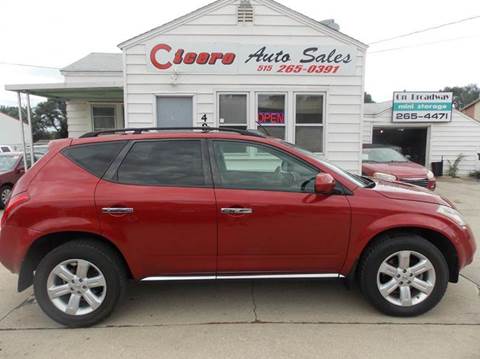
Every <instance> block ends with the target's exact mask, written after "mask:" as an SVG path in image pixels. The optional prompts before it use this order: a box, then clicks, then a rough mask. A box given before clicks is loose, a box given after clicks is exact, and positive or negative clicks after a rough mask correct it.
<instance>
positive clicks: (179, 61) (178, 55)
mask: <svg viewBox="0 0 480 359" xmlns="http://www.w3.org/2000/svg"><path fill="white" fill-rule="evenodd" d="M147 51H148V52H147V56H148V61H147V63H148V68H149V70H150V71H151V72H155V73H178V74H181V73H200V74H201V73H223V74H228V73H231V74H258V73H260V74H280V75H294V74H296V75H311V76H312V75H313V76H315V75H316V76H325V75H326V76H328V75H353V74H355V69H356V62H357V58H356V49H355V48H354V47H348V46H336V45H321V46H320V45H317V44H315V43H312V44H307V45H305V46H293V45H268V44H265V45H252V44H250V45H249V44H237V43H231V44H218V43H204V44H202V43H172V42H162V43H152V44H150V45H148V46H147Z"/></svg>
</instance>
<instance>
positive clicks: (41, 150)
mask: <svg viewBox="0 0 480 359" xmlns="http://www.w3.org/2000/svg"><path fill="white" fill-rule="evenodd" d="M47 152H48V145H34V146H33V154H34V156H35V158H36V159H40V158H42V157H43V156H45V155H46V154H47Z"/></svg>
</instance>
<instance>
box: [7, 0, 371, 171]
mask: <svg viewBox="0 0 480 359" xmlns="http://www.w3.org/2000/svg"><path fill="white" fill-rule="evenodd" d="M119 47H120V49H121V50H122V53H121V54H99V53H94V54H90V55H88V56H87V57H85V58H83V59H81V60H79V61H77V62H76V63H74V64H72V65H70V66H67V67H66V68H64V69H63V70H62V74H63V75H64V76H65V82H64V83H61V84H49V85H42V84H36V85H11V86H7V89H9V90H13V91H22V92H26V93H31V94H36V95H40V96H48V97H61V98H65V99H67V116H68V125H69V133H70V135H71V136H78V135H81V134H83V133H85V132H88V131H91V130H98V129H107V128H111V127H123V126H126V127H151V126H158V127H171V126H199V125H201V124H202V122H203V120H202V118H206V121H207V123H208V124H209V125H211V126H220V125H222V126H237V127H248V128H257V121H260V122H263V124H264V125H265V126H269V129H270V131H269V132H270V133H271V134H275V135H277V136H280V137H284V138H285V139H287V140H289V141H291V142H297V143H299V144H301V145H304V146H306V147H309V148H310V149H312V150H314V151H316V152H318V153H320V154H321V155H323V156H325V157H327V158H329V159H330V160H332V161H333V162H335V163H337V164H339V165H340V166H342V167H344V168H346V169H348V170H352V171H355V172H359V171H360V161H361V158H360V153H361V136H360V134H361V126H362V112H363V90H364V88H363V87H364V77H365V67H364V63H365V51H366V48H367V46H366V45H365V44H363V43H361V42H360V41H358V40H355V39H353V38H351V37H349V36H347V35H345V34H343V33H341V32H339V31H338V27H337V26H336V24H335V23H333V21H324V22H318V21H316V20H313V19H311V18H309V17H307V16H305V15H303V14H300V13H298V12H296V11H293V10H291V9H289V8H287V7H285V6H283V5H281V4H279V3H277V2H275V1H273V0H250V1H240V0H219V1H216V2H214V3H212V4H210V5H207V6H205V7H203V8H201V9H198V10H196V11H194V12H192V13H189V14H187V15H185V16H183V17H181V18H178V19H176V20H174V21H172V22H169V23H167V24H164V25H162V26H160V27H158V28H155V29H152V30H150V31H148V32H146V33H144V34H141V35H139V36H136V37H134V38H132V39H130V40H127V41H125V42H123V43H121V44H120V45H119ZM124 114H125V116H124Z"/></svg>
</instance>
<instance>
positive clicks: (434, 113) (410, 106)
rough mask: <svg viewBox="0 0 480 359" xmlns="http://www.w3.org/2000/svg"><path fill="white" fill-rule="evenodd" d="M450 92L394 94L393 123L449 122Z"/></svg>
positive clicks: (451, 98)
mask: <svg viewBox="0 0 480 359" xmlns="http://www.w3.org/2000/svg"><path fill="white" fill-rule="evenodd" d="M452 109H453V94H452V93H451V92H394V93H393V111H392V116H393V117H392V121H393V122H450V121H451V120H452Z"/></svg>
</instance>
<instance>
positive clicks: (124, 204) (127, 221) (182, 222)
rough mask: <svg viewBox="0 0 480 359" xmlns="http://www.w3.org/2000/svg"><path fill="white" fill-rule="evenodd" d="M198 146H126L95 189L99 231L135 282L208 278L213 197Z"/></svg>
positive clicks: (213, 248) (213, 242) (180, 142)
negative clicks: (125, 260) (121, 254)
mask: <svg viewBox="0 0 480 359" xmlns="http://www.w3.org/2000/svg"><path fill="white" fill-rule="evenodd" d="M205 146H206V144H205V143H204V142H203V141H202V140H200V139H161V140H145V141H136V142H133V143H132V144H131V145H130V147H127V148H125V149H124V150H123V152H126V154H125V155H124V156H125V157H124V158H123V159H122V155H120V157H119V158H117V160H116V161H115V162H116V163H114V165H113V166H112V167H111V168H110V170H109V171H107V173H106V176H105V177H104V179H102V180H101V181H100V183H99V184H98V186H97V189H96V194H95V201H96V207H97V211H98V213H99V215H100V222H101V228H102V231H103V232H104V233H105V235H106V236H108V237H109V238H115V239H116V240H117V241H119V243H120V245H121V246H122V247H123V248H124V250H127V251H128V252H129V254H130V256H131V257H133V263H130V265H131V267H133V268H134V271H135V273H136V275H137V276H139V277H148V276H158V275H187V274H202V275H205V274H206V275H208V274H212V275H213V274H214V273H215V270H216V256H217V224H216V204H215V195H214V191H213V188H212V184H211V174H210V173H211V172H210V167H209V162H208V158H207V157H205V151H204V147H205Z"/></svg>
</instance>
